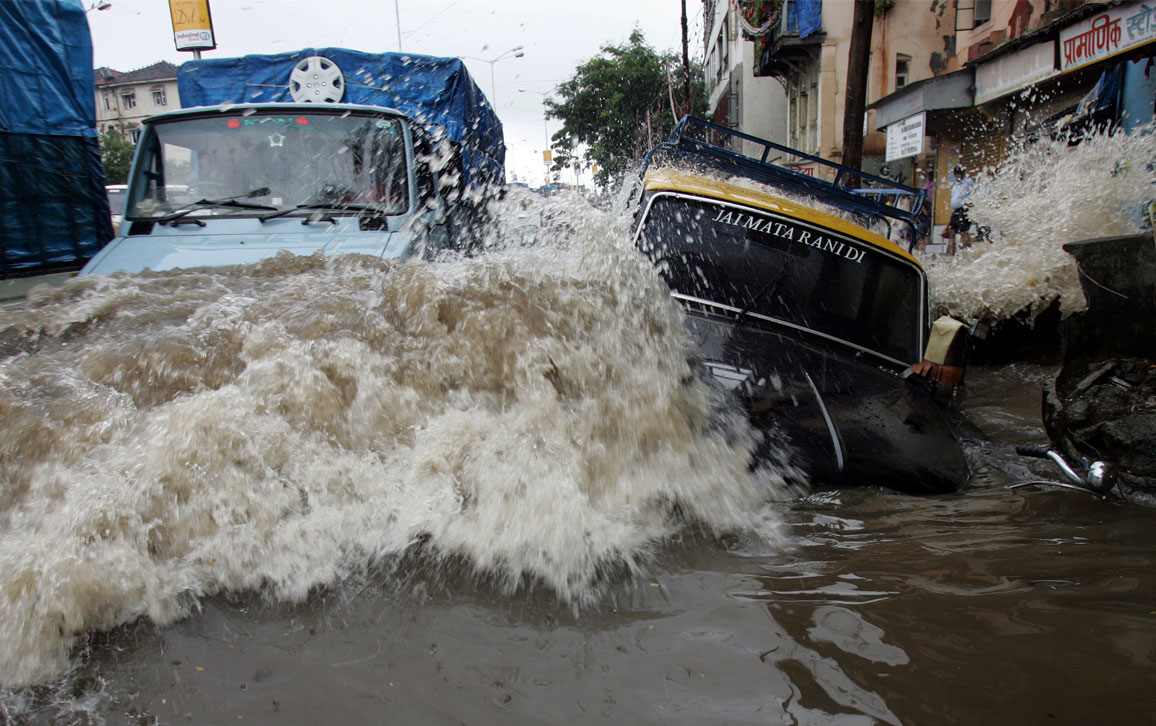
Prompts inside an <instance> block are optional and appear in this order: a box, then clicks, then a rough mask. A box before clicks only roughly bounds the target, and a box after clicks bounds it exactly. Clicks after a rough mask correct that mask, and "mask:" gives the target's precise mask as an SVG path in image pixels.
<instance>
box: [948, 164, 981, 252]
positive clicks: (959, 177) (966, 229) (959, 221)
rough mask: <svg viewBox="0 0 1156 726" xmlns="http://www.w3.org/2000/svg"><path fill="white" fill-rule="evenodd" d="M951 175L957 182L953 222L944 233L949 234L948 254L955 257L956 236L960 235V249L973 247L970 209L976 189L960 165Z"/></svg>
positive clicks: (953, 185) (954, 186) (952, 209)
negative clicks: (973, 192)
mask: <svg viewBox="0 0 1156 726" xmlns="http://www.w3.org/2000/svg"><path fill="white" fill-rule="evenodd" d="M951 175H952V178H953V179H954V180H955V183H954V184H952V185H951V220H950V221H949V222H948V223H947V229H946V230H944V231H945V232H946V233H947V234H946V235H945V236H947V254H949V255H954V254H955V236H956V235H959V246H960V247H971V218H970V217H969V216H968V209H970V208H971V193H972V191H973V190H974V189H975V182H974V181H972V179H971V177H969V176H968V175H967V172H966V171H964V169H963V167H962V166H959V165H956V167H955V169H953V170H952V172H951Z"/></svg>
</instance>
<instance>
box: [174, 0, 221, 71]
mask: <svg viewBox="0 0 1156 726" xmlns="http://www.w3.org/2000/svg"><path fill="white" fill-rule="evenodd" d="M169 14H170V15H171V16H172V19H173V42H174V43H175V44H176V46H177V50H213V49H215V48H216V47H217V41H216V38H214V37H213V18H212V16H211V15H210V14H209V0H169ZM197 57H200V56H197Z"/></svg>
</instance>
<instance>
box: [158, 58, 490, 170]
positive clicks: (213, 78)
mask: <svg viewBox="0 0 1156 726" xmlns="http://www.w3.org/2000/svg"><path fill="white" fill-rule="evenodd" d="M310 56H321V57H324V58H327V59H328V60H330V61H332V62H333V63H334V64H336V65H337V67H338V68H339V69H340V70H341V73H342V76H343V77H344V85H345V92H344V96H343V97H342V98H341V102H342V103H358V104H365V105H369V106H384V107H387V108H393V109H396V110H398V111H401V112H402V113H404V114H406V115H408V116H409V117H411V118H413V119H414V120H415V121H418V122H419V123H421V124H423V125H431V124H432V125H435V126H437V127H440V128H441V129H443V130H444V132H445V134H446V136H447V137H448V138H449V139H450V140H451V141H454V142H455V143H457V144H460V145H461V147H462V157H463V163H464V165H465V167H466V169H467V172H472V173H479V174H481V175H482V176H483V178H494V179H502V178H504V171H503V170H504V165H505V156H506V147H505V141H504V139H503V136H502V122H501V121H500V120H498V116H497V114H495V113H494V110H493V108H492V107H491V106H490V102H489V101H488V100H487V99H486V97H485V96H484V95H483V94H482V92H481V90H479V89H478V86H477V84H475V83H474V81H473V79H472V78H471V77H470V74H469V72H468V71H467V70H466V66H465V64H464V63H463V62H462V61H461V60H459V59H457V58H438V57H433V56H424V55H414V54H410V53H364V52H361V51H355V50H347V49H344V48H306V49H304V50H299V51H295V52H292V53H280V54H273V55H248V56H242V57H239V58H214V59H211V60H192V61H187V62H185V63H183V64H182V65H181V67H180V69H179V70H178V72H177V86H178V90H179V92H180V96H181V105H182V106H183V107H185V108H189V107H193V106H215V105H218V104H223V103H270V102H291V101H293V97H292V95H291V92H290V88H289V77H290V75H291V74H292V72H293V69H294V67H295V66H296V65H297V64H298V63H299V62H300V61H302V60H304V59H305V58H308V57H310Z"/></svg>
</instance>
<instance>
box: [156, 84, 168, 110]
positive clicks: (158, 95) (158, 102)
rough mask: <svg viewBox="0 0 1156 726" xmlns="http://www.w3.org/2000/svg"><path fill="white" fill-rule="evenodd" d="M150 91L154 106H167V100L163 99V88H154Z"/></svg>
mask: <svg viewBox="0 0 1156 726" xmlns="http://www.w3.org/2000/svg"><path fill="white" fill-rule="evenodd" d="M152 91H153V105H154V106H167V105H168V100H166V99H165V89H164V88H163V87H161V88H154V89H152Z"/></svg>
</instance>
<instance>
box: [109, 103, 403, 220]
mask: <svg viewBox="0 0 1156 726" xmlns="http://www.w3.org/2000/svg"><path fill="white" fill-rule="evenodd" d="M140 143H141V145H142V149H141V158H140V161H139V163H138V164H137V165H136V167H135V172H134V174H135V178H134V179H133V182H132V185H131V186H132V189H133V192H132V195H131V197H132V198H131V199H130V200H129V209H128V213H127V215H126V216H127V217H128V218H129V219H135V220H148V219H156V218H161V217H165V216H166V215H170V214H172V213H174V212H176V211H178V210H182V209H187V208H188V206H189V205H195V203H196V202H197V201H199V200H210V201H214V202H219V201H222V200H243V201H246V202H249V203H250V204H248V205H236V206H222V205H204V206H203V207H200V208H196V209H194V210H193V211H191V212H189V213H188V215H187V216H190V217H201V216H216V215H238V214H249V215H253V214H261V213H267V211H268V210H270V209H277V210H296V208H297V207H298V205H301V206H303V207H305V208H302V209H301V210H300V213H301V214H303V215H304V214H312V213H315V212H316V210H318V209H322V210H324V209H325V208H326V205H332V207H333V208H334V209H336V210H338V211H340V210H341V209H347V210H353V211H350V213H356V214H358V215H366V214H386V215H388V214H401V213H404V212H405V211H406V210H407V209H408V207H409V185H408V181H407V166H406V152H405V140H404V135H403V133H402V126H401V121H399V120H398V119H396V118H392V117H384V116H380V115H372V114H357V113H349V112H341V113H334V112H328V113H325V112H313V111H309V112H301V110H300V109H293V110H292V112H291V113H290V112H284V111H277V110H267V109H261V110H258V111H255V112H254V111H253V110H251V109H237V111H236V112H235V113H221V114H214V115H212V116H197V117H194V118H186V119H173V120H166V121H159V122H156V123H153V124H151V125H149V126H148V129H147V131H146V132H145V135H144V137H143V138H142V139H141V142H140ZM343 205H345V206H343Z"/></svg>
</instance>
